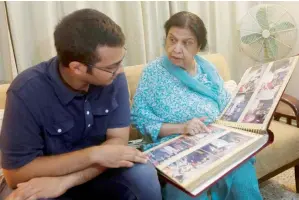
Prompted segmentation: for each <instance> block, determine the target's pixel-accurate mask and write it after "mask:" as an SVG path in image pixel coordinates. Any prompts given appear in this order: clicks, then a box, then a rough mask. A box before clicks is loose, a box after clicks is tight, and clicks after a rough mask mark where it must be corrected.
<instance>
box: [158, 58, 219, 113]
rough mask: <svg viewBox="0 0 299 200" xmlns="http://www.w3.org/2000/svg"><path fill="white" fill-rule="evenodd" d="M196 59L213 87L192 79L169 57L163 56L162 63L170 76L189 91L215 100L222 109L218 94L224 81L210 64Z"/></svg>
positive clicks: (201, 59)
mask: <svg viewBox="0 0 299 200" xmlns="http://www.w3.org/2000/svg"><path fill="white" fill-rule="evenodd" d="M194 59H195V61H196V63H197V64H198V65H199V66H200V67H201V69H202V72H203V73H205V74H207V79H208V80H209V81H211V82H212V83H213V84H212V86H211V87H208V86H206V85H204V84H203V83H201V82H200V81H198V80H196V79H194V78H192V76H191V75H190V74H189V73H188V72H186V71H185V70H184V69H182V68H181V67H179V66H177V65H175V64H173V63H172V62H171V61H170V60H169V59H168V57H167V56H163V58H162V63H163V67H164V68H165V69H166V70H167V71H168V72H169V73H170V74H172V75H173V76H174V77H176V78H177V79H178V80H180V81H181V82H182V83H183V84H184V85H186V86H187V87H188V88H189V89H191V90H193V91H195V92H197V93H198V94H200V95H203V96H206V97H209V98H210V99H212V100H214V101H215V102H216V103H217V104H218V108H219V109H220V107H221V106H220V105H221V102H220V100H219V98H218V94H219V92H220V91H219V90H220V89H221V88H222V87H223V81H222V80H221V78H220V76H219V75H218V73H217V71H216V70H215V67H214V66H213V65H212V64H211V63H210V62H208V61H207V60H205V59H203V58H201V57H200V56H198V55H196V56H194Z"/></svg>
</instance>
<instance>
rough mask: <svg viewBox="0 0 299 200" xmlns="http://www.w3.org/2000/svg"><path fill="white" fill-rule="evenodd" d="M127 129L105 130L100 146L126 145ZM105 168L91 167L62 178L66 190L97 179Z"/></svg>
mask: <svg viewBox="0 0 299 200" xmlns="http://www.w3.org/2000/svg"><path fill="white" fill-rule="evenodd" d="M129 132H130V128H129V127H124V128H113V129H108V130H107V141H105V142H104V143H103V144H102V145H125V146H126V145H127V144H128V140H129ZM106 169H108V168H106V167H103V166H99V165H93V166H91V167H89V168H87V169H84V170H81V171H79V172H75V173H72V174H69V175H66V176H64V177H62V179H63V181H64V182H65V183H66V186H67V188H68V189H69V188H72V187H74V186H77V185H81V184H83V183H86V182H87V181H90V180H91V179H93V178H95V177H97V176H98V175H100V174H101V173H103V172H104V171H105V170H106Z"/></svg>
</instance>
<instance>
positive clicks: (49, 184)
mask: <svg viewBox="0 0 299 200" xmlns="http://www.w3.org/2000/svg"><path fill="white" fill-rule="evenodd" d="M64 180H65V179H63V177H41V178H34V179H31V180H30V181H28V182H25V183H20V184H18V185H17V187H18V188H17V189H16V190H14V191H13V192H12V194H11V195H9V197H7V198H6V199H5V200H36V199H41V198H56V197H59V196H61V195H63V194H64V193H65V192H66V191H67V190H68V189H69V188H68V184H67V182H66V181H64Z"/></svg>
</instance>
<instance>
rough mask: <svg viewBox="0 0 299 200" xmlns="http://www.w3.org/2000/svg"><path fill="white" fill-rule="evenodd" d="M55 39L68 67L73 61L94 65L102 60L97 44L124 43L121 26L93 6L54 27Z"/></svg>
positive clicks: (59, 55)
mask: <svg viewBox="0 0 299 200" xmlns="http://www.w3.org/2000/svg"><path fill="white" fill-rule="evenodd" d="M54 40H55V47H56V51H57V55H58V58H59V61H60V63H62V64H63V65H64V66H66V67H68V66H69V63H70V62H72V61H77V62H81V63H83V64H86V65H93V64H95V63H96V62H99V61H100V57H99V55H97V54H96V49H97V48H98V47H100V46H109V47H122V46H124V44H125V36H124V34H123V32H122V30H121V28H120V26H118V25H117V24H116V23H115V22H114V21H113V20H112V19H110V18H109V17H108V16H107V15H105V14H103V13H101V12H99V11H97V10H94V9H82V10H78V11H75V12H73V13H71V14H69V15H67V16H66V17H64V18H63V19H62V20H61V21H60V22H59V23H58V25H57V26H56V28H55V32H54Z"/></svg>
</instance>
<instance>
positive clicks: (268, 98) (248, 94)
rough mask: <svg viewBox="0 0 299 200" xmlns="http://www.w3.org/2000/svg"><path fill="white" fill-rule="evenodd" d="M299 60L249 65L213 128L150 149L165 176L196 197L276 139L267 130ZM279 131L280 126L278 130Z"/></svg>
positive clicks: (149, 151)
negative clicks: (207, 131) (206, 131)
mask: <svg viewBox="0 0 299 200" xmlns="http://www.w3.org/2000/svg"><path fill="white" fill-rule="evenodd" d="M297 65H298V57H297V56H296V57H291V58H286V59H282V60H278V61H275V62H270V63H266V64H262V65H258V66H254V67H251V68H249V69H248V70H246V72H245V73H244V75H243V77H242V79H241V81H240V83H239V84H238V86H237V88H236V90H235V91H234V92H233V94H232V98H231V100H230V102H229V103H228V105H227V106H226V108H225V109H224V110H223V112H222V114H221V115H220V116H219V118H218V119H217V120H216V122H215V123H213V124H210V125H208V128H209V129H210V130H211V132H210V133H199V134H197V135H194V136H190V135H180V136H178V137H176V138H173V139H171V140H169V141H167V142H165V143H162V144H160V145H158V146H156V147H154V148H151V149H149V150H148V151H146V153H147V155H148V157H149V160H150V162H151V163H152V164H153V165H155V167H156V168H157V170H158V172H159V173H160V175H161V176H162V177H164V179H165V180H166V181H168V182H170V183H172V184H174V185H175V186H177V187H178V188H180V189H181V190H183V191H185V192H186V193H188V194H190V195H191V196H197V195H198V194H200V193H201V192H203V191H204V190H206V189H207V188H209V187H210V186H211V185H213V184H214V183H215V182H217V180H219V179H220V178H222V177H224V176H225V175H226V174H228V173H229V172H230V171H232V170H233V169H235V168H236V167H238V166H239V165H240V164H242V163H243V162H244V161H246V160H248V159H249V158H251V157H252V156H254V155H255V154H256V153H257V152H258V151H260V150H262V149H263V148H264V147H266V146H267V145H269V144H271V142H272V141H273V139H274V136H273V133H272V132H271V131H270V130H268V127H269V124H270V122H271V120H272V116H273V113H274V111H275V109H276V107H277V105H278V102H279V100H280V98H281V96H282V94H283V92H284V90H285V88H286V86H287V84H288V82H289V80H290V78H291V75H292V73H293V71H294V69H295V67H296V66H297ZM273 131H275V130H273Z"/></svg>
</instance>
